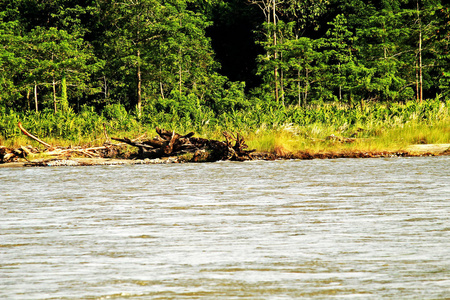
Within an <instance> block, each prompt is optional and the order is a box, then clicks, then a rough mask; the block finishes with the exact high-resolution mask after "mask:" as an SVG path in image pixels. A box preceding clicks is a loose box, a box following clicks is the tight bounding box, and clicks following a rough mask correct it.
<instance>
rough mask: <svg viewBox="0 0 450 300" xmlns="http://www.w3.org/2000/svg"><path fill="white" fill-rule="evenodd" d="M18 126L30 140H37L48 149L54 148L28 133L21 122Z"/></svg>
mask: <svg viewBox="0 0 450 300" xmlns="http://www.w3.org/2000/svg"><path fill="white" fill-rule="evenodd" d="M17 125H18V126H19V129H20V130H21V131H22V133H23V134H25V135H26V136H28V137H29V138H31V139H33V140H35V141H36V142H38V143H40V144H42V145H44V146H45V147H47V148H53V147H52V145H50V144H48V143H46V142H44V141H43V140H41V139H39V138H37V137H35V136H34V135H32V134H31V133H29V132H28V131H26V130H25V128H23V126H22V123H21V122H19V123H18V124H17Z"/></svg>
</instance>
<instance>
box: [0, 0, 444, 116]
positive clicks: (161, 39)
mask: <svg viewBox="0 0 450 300" xmlns="http://www.w3.org/2000/svg"><path fill="white" fill-rule="evenodd" d="M0 72H1V74H0V106H2V107H9V108H12V109H14V110H20V111H25V110H35V111H38V110H40V109H42V108H51V109H53V110H55V111H58V110H66V109H68V108H73V109H75V110H76V109H77V108H78V107H79V106H80V105H83V104H88V105H90V106H95V107H98V108H102V107H103V106H105V105H107V104H115V103H120V104H122V105H124V106H125V107H127V108H128V109H129V110H131V111H133V110H134V111H136V113H137V115H139V116H140V115H141V113H142V111H143V110H144V108H145V107H147V108H148V109H149V110H151V111H154V110H163V111H171V110H179V111H185V112H189V111H192V110H198V109H203V108H205V107H207V108H208V109H210V110H211V111H213V112H214V113H216V114H221V113H224V112H229V111H233V110H235V109H237V108H242V107H245V105H247V104H248V102H247V101H248V99H250V98H251V99H256V100H254V101H263V102H264V101H266V102H267V101H268V102H273V103H279V104H281V105H285V106H288V105H307V104H308V103H310V102H314V101H342V102H348V103H352V102H353V101H361V100H370V101H387V102H391V101H406V100H413V99H414V100H417V101H422V99H424V98H429V97H436V95H440V96H442V97H448V96H449V95H450V7H449V4H448V3H447V1H442V0H396V1H360V0H345V1H337V0H304V1H291V0H284V1H281V0H246V1H243V0H202V1H201V0H114V1H104V0H75V1H67V0H58V1H28V0H27V1H25V0H14V1H13V0H4V1H2V2H1V3H0Z"/></svg>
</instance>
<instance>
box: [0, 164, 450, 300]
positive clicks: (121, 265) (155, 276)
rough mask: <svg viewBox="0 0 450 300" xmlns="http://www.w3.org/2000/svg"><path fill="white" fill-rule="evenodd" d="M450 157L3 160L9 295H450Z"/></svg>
mask: <svg viewBox="0 0 450 300" xmlns="http://www.w3.org/2000/svg"><path fill="white" fill-rule="evenodd" d="M449 167H450V157H449V156H443V157H422V158H389V159H386V158H377V159H334V160H310V161H294V160H292V161H272V162H267V161H255V162H244V163H235V162H218V163H203V164H165V165H133V166H95V167H49V168H11V169H8V168H0V200H1V201H0V209H1V212H0V214H1V215H0V216H1V218H0V230H1V235H0V272H1V273H0V298H1V299H293V298H294V299H449V297H450V168H449Z"/></svg>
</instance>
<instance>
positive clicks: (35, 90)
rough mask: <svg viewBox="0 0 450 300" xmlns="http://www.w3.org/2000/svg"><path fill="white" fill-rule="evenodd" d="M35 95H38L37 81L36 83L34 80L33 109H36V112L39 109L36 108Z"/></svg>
mask: <svg viewBox="0 0 450 300" xmlns="http://www.w3.org/2000/svg"><path fill="white" fill-rule="evenodd" d="M37 95H38V93H37V83H36V81H35V82H34V107H35V109H36V112H38V111H39V109H38V98H37Z"/></svg>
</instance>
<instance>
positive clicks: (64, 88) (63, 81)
mask: <svg viewBox="0 0 450 300" xmlns="http://www.w3.org/2000/svg"><path fill="white" fill-rule="evenodd" d="M61 104H62V109H63V110H64V111H67V109H68V108H69V100H68V99H67V79H66V74H63V76H62V78H61Z"/></svg>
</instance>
